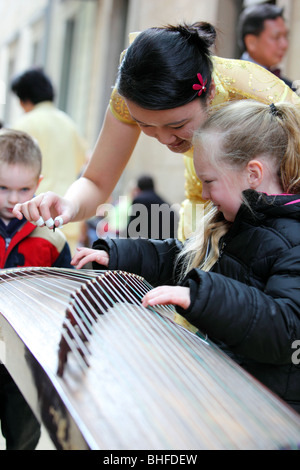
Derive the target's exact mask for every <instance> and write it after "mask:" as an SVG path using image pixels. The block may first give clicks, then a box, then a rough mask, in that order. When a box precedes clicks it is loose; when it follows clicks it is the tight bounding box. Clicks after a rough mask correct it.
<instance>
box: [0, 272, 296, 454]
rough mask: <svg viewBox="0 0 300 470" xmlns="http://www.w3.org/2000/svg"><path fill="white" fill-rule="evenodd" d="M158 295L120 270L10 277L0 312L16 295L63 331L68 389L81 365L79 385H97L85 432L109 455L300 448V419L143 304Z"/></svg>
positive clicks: (165, 310) (2, 279) (165, 313)
mask: <svg viewBox="0 0 300 470" xmlns="http://www.w3.org/2000/svg"><path fill="white" fill-rule="evenodd" d="M149 289H151V286H150V285H149V284H148V283H147V282H146V281H145V280H144V279H143V278H141V277H139V276H136V275H132V274H129V273H125V272H119V271H118V272H106V273H104V272H94V271H86V270H81V271H77V270H62V269H58V268H25V269H20V270H7V271H5V272H3V273H0V312H1V311H2V310H1V309H3V304H1V301H2V300H1V299H2V297H3V296H1V293H4V291H7V295H8V296H9V298H12V297H15V299H16V303H17V304H18V303H25V304H26V308H28V309H32V310H35V311H36V312H39V310H40V315H38V316H37V317H38V319H39V321H41V322H45V331H46V332H48V331H50V330H51V328H50V326H51V327H52V326H53V325H54V324H55V327H56V328H57V329H58V331H59V335H60V337H61V342H60V345H59V347H58V344H57V349H58V351H59V354H58V356H59V358H58V364H59V367H58V371H59V377H60V380H61V382H60V383H61V384H64V387H66V389H68V387H69V383H73V382H72V380H73V379H74V377H73V375H74V374H73V371H74V370H76V365H77V366H78V367H79V370H80V371H81V374H82V376H80V374H78V373H76V374H75V377H77V380H78V382H77V385H73V386H74V387H75V389H77V388H78V387H79V388H80V386H82V387H84V386H87V388H88V390H87V391H86V392H87V395H88V399H87V401H88V406H89V407H90V408H91V409H92V410H93V417H92V419H89V420H88V422H87V424H86V425H87V426H91V428H93V426H95V430H94V429H91V432H92V431H94V433H95V436H97V438H98V439H100V442H101V443H100V444H99V445H100V446H101V448H107V449H109V448H119V449H121V448H145V447H143V446H145V443H146V446H147V448H149V449H152V448H154V449H169V448H181V449H182V448H191V449H200V448H208V449H212V448H262V449H264V448H282V447H284V448H298V447H299V444H300V424H299V420H298V417H296V416H295V414H294V413H292V412H291V411H290V410H289V409H287V408H286V406H285V405H284V404H283V403H282V402H280V401H279V400H278V399H277V398H276V397H275V396H274V395H273V394H271V393H269V391H268V390H267V389H265V388H264V387H261V386H260V385H259V384H258V383H257V382H256V381H255V380H254V379H252V378H251V377H250V376H249V375H248V374H246V373H245V372H244V371H243V370H242V369H240V368H239V367H238V366H237V365H236V364H235V363H233V362H232V361H231V360H229V359H228V358H227V356H225V355H224V354H223V353H222V352H221V351H220V350H219V349H218V348H216V347H215V346H214V344H213V343H211V342H210V341H209V340H205V339H203V337H199V336H198V335H196V334H194V333H191V332H190V331H187V330H186V329H185V328H182V327H181V326H179V325H177V324H176V323H175V321H174V318H175V317H174V316H175V310H174V308H173V307H172V306H159V307H158V308H155V309H145V308H144V307H142V306H141V298H142V297H143V296H144V295H145V293H146V292H147V291H148V290H149ZM3 302H5V300H3ZM37 317H36V320H37ZM10 321H12V322H13V315H10ZM47 322H48V326H47ZM39 328H40V325H38V329H39ZM64 348H65V349H64ZM72 374H73V375H72ZM71 388H72V387H71ZM72 390H73V388H72ZM70 393H71V392H70ZM75 396H76V398H77V402H75V403H74V405H73V406H74V407H75V408H76V410H78V408H79V405H80V404H79V403H78V397H79V395H78V393H75ZM73 398H74V397H73V396H72V393H71V396H70V397H69V399H70V401H72V400H73ZM86 411H87V410H86V409H85V412H84V413H83V417H82V419H85V418H84V417H85V414H87V413H86ZM97 438H96V439H97ZM128 443H130V444H128ZM139 446H141V447H139Z"/></svg>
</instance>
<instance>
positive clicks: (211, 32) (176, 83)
mask: <svg viewBox="0 0 300 470" xmlns="http://www.w3.org/2000/svg"><path fill="white" fill-rule="evenodd" d="M215 39H216V30H215V28H214V27H213V26H212V25H210V24H209V23H203V22H202V23H194V24H192V25H187V24H183V25H178V26H165V27H162V28H150V29H147V30H146V31H143V32H141V33H140V34H139V35H138V36H137V37H136V39H135V40H134V42H133V43H132V44H131V45H130V46H129V48H128V49H127V51H126V53H125V56H124V58H123V61H122V62H121V65H120V68H119V73H118V80H117V89H118V92H119V94H120V95H121V96H123V97H124V98H125V99H126V98H127V99H129V100H131V101H133V102H134V103H136V104H137V105H138V106H141V107H142V108H145V109H151V110H162V109H173V108H177V107H179V106H182V105H184V104H187V103H189V102H191V101H192V100H193V99H195V98H197V97H198V92H197V91H195V90H194V89H193V85H194V84H199V81H198V78H197V74H198V73H200V74H201V75H202V77H203V81H205V80H207V82H206V92H205V93H202V94H201V95H200V96H199V99H201V100H204V101H206V99H207V96H208V90H209V87H210V84H211V79H212V70H213V65H212V61H211V53H210V47H211V46H212V45H213V44H214V43H215Z"/></svg>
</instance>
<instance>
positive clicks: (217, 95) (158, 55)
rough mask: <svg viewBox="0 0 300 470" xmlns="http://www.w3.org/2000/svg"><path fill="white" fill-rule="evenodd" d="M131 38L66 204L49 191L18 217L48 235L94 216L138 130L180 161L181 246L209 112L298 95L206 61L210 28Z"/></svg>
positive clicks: (227, 64)
mask: <svg viewBox="0 0 300 470" xmlns="http://www.w3.org/2000/svg"><path fill="white" fill-rule="evenodd" d="M135 36H136V37H135V38H134V40H133V42H132V43H131V44H130V46H129V47H128V49H127V50H126V51H125V53H124V54H122V60H121V63H120V68H119V74H118V79H117V84H116V87H115V89H114V91H113V93H112V96H111V100H110V104H109V106H108V109H107V112H106V117H105V120H104V123H103V126H102V130H101V132H100V135H99V138H98V141H97V143H96V146H95V150H94V152H93V155H92V158H91V159H90V162H89V164H88V166H87V168H86V170H85V172H84V173H83V175H82V177H81V178H79V179H78V180H77V181H75V182H74V183H73V184H72V185H71V187H70V188H69V190H68V191H67V193H66V195H65V196H64V197H61V196H59V195H57V194H54V193H51V192H48V193H45V194H41V195H39V196H37V197H35V198H34V199H32V200H31V201H29V202H28V203H25V204H21V205H20V204H18V205H17V206H16V207H15V209H14V214H15V216H16V217H18V218H22V217H23V216H25V217H26V218H27V219H28V220H31V221H35V222H36V223H38V224H39V225H43V224H44V223H45V224H46V225H47V226H48V227H49V228H52V227H53V225H56V226H59V225H61V224H66V223H68V222H70V221H76V220H83V219H87V218H89V217H91V216H93V215H94V214H95V211H96V208H97V207H98V206H99V205H100V204H102V203H104V202H105V201H106V200H107V199H108V197H109V195H110V194H111V192H112V191H113V189H114V187H115V185H116V183H117V182H118V180H119V178H120V176H121V174H122V172H123V170H124V168H125V166H126V164H127V162H128V161H129V159H130V156H131V154H132V152H133V150H134V147H135V145H136V143H137V140H138V138H139V135H140V132H141V131H142V132H144V133H145V134H147V135H149V136H152V137H154V138H156V139H158V141H159V142H160V143H162V144H163V145H166V146H167V147H168V148H169V149H170V150H171V151H172V152H175V153H180V154H183V155H184V159H185V167H186V200H185V201H184V202H183V204H182V211H181V223H180V227H179V234H178V237H179V238H180V239H181V240H183V239H185V238H186V237H187V236H188V235H189V234H190V233H191V232H192V231H193V230H194V228H195V227H194V226H193V222H194V221H193V220H192V219H193V216H192V214H193V212H192V211H191V210H189V209H190V207H193V206H195V205H197V204H199V203H200V204H201V203H203V200H202V199H201V191H202V189H201V183H200V181H199V180H198V178H197V177H196V174H195V170H194V166H193V159H192V158H191V157H192V137H193V133H194V131H195V130H196V129H197V128H199V126H201V124H202V123H203V122H204V121H205V120H206V118H207V116H208V114H209V113H210V112H211V111H212V110H213V109H214V107H215V106H217V105H220V104H222V103H225V102H227V101H230V100H239V99H254V100H258V101H261V102H264V103H272V102H274V103H278V102H282V101H289V102H292V103H294V104H295V105H299V104H300V98H299V97H298V96H297V95H296V93H294V92H293V91H292V90H291V89H290V88H289V87H288V86H286V85H285V84H284V82H282V81H281V80H279V79H278V78H277V77H275V76H274V75H273V74H271V73H270V72H268V71H266V70H265V69H263V68H261V67H259V66H258V65H256V64H253V63H250V62H245V61H240V60H233V59H224V58H220V57H216V56H212V55H211V52H210V49H211V47H212V46H213V44H214V42H215V39H216V31H215V29H214V27H213V26H212V25H210V24H208V23H195V24H193V25H185V24H184V25H178V26H167V27H162V28H149V29H147V30H145V31H143V32H141V33H139V34H137V35H135Z"/></svg>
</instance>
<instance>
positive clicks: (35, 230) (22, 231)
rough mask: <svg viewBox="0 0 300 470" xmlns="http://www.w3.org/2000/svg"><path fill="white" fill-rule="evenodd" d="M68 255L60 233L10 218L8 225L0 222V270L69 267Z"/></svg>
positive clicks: (69, 259)
mask: <svg viewBox="0 0 300 470" xmlns="http://www.w3.org/2000/svg"><path fill="white" fill-rule="evenodd" d="M70 261H71V253H70V248H69V245H68V243H67V241H66V238H65V236H64V235H63V233H62V232H61V231H60V230H57V229H56V230H55V232H53V231H52V230H49V229H48V228H47V227H37V226H36V225H34V224H32V223H31V222H27V221H24V220H21V221H20V220H18V219H13V220H12V221H11V222H10V223H9V224H8V225H7V226H6V225H5V224H4V223H3V222H2V220H0V269H4V268H16V267H23V266H45V267H50V266H55V267H66V268H71V267H72V266H71V265H70Z"/></svg>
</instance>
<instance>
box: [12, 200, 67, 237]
mask: <svg viewBox="0 0 300 470" xmlns="http://www.w3.org/2000/svg"><path fill="white" fill-rule="evenodd" d="M13 214H14V216H15V217H16V218H17V219H19V220H21V219H22V218H23V217H25V218H26V219H27V220H29V222H33V223H36V224H37V225H39V226H42V225H47V227H49V228H53V227H54V226H55V227H61V226H62V225H64V224H67V223H68V222H70V221H71V220H72V219H73V217H74V215H75V208H74V207H73V204H72V203H71V202H70V201H69V200H68V199H65V198H63V197H60V196H58V195H57V194H55V193H53V192H50V191H49V192H47V193H42V194H40V195H39V196H36V197H34V198H33V199H30V200H29V201H27V202H24V203H23V204H16V205H15V207H14V209H13Z"/></svg>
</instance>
